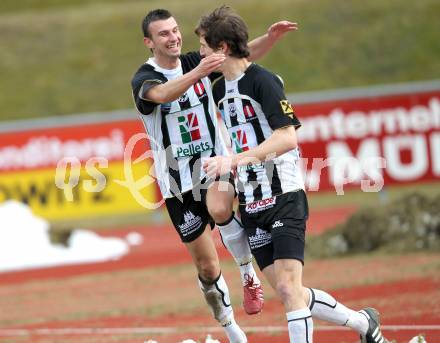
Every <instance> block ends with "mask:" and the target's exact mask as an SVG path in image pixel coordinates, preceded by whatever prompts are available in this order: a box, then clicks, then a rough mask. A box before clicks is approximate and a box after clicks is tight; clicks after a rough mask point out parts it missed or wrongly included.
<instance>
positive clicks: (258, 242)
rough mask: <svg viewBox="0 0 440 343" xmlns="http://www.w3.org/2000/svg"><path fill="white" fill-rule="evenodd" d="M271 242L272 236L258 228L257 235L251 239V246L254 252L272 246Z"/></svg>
mask: <svg viewBox="0 0 440 343" xmlns="http://www.w3.org/2000/svg"><path fill="white" fill-rule="evenodd" d="M271 242H272V236H271V234H270V233H269V232H267V231H266V230H263V229H260V228H259V227H257V229H256V230H255V235H253V236H250V237H249V245H250V247H251V249H252V250H254V249H258V248H260V247H262V246H265V245H267V244H270V243H271Z"/></svg>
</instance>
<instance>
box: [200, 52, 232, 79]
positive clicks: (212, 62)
mask: <svg viewBox="0 0 440 343" xmlns="http://www.w3.org/2000/svg"><path fill="white" fill-rule="evenodd" d="M225 58H226V56H225V55H224V54H212V55H209V56H207V57H204V58H202V61H201V62H200V64H199V65H198V66H197V68H195V70H196V71H197V73H198V74H199V77H200V78H202V77H205V76H208V75H209V74H211V73H212V72H215V71H219V68H220V66H221V65H222V63H223V62H224V60H225Z"/></svg>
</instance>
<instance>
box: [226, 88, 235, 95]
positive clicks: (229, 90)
mask: <svg viewBox="0 0 440 343" xmlns="http://www.w3.org/2000/svg"><path fill="white" fill-rule="evenodd" d="M226 93H228V94H231V93H234V88H231V89H228V90H227V91H226Z"/></svg>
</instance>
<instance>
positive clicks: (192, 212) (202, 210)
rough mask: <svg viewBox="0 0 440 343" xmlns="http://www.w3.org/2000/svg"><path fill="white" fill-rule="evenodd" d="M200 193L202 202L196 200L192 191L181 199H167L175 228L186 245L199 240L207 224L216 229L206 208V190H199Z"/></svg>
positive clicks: (166, 202)
mask: <svg viewBox="0 0 440 343" xmlns="http://www.w3.org/2000/svg"><path fill="white" fill-rule="evenodd" d="M199 192H200V194H201V198H200V200H195V199H194V194H193V192H192V191H189V192H186V193H184V194H181V196H179V197H173V198H168V199H165V204H166V207H167V210H168V214H169V216H170V218H171V221H172V222H173V225H174V228H175V229H176V231H177V233H178V234H179V236H180V239H181V241H182V242H184V243H190V242H192V241H194V240H195V239H196V238H198V237H199V236H200V235H201V234H202V233H203V231H204V230H205V227H206V225H207V224H210V225H211V228H214V222H213V221H212V218H211V216H210V215H209V213H208V209H207V208H206V189H199ZM179 198H180V199H179Z"/></svg>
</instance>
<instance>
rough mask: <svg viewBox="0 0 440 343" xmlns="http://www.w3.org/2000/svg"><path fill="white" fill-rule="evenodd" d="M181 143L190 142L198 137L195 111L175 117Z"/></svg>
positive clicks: (198, 131)
mask: <svg viewBox="0 0 440 343" xmlns="http://www.w3.org/2000/svg"><path fill="white" fill-rule="evenodd" d="M177 121H178V123H179V129H180V136H181V137H182V143H191V142H193V141H196V140H199V139H200V130H199V121H198V120H197V115H196V114H195V113H188V114H187V115H182V116H179V117H177Z"/></svg>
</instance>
